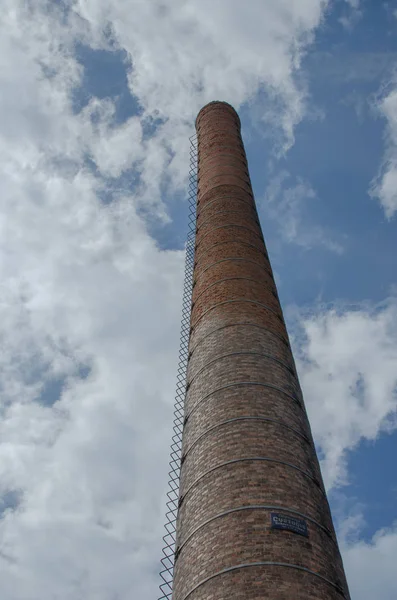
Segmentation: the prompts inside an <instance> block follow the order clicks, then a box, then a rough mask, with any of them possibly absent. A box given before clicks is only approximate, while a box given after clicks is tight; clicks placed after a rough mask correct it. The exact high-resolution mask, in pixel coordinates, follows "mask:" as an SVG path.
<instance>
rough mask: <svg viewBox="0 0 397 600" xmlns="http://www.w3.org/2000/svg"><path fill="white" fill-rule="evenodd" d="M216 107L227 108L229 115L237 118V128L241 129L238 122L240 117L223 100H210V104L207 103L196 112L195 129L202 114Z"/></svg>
mask: <svg viewBox="0 0 397 600" xmlns="http://www.w3.org/2000/svg"><path fill="white" fill-rule="evenodd" d="M217 106H223V107H224V108H228V109H229V111H230V112H231V113H233V115H234V116H235V117H236V118H237V123H238V125H239V127H240V128H241V121H240V117H239V115H238V112H237V111H236V109H235V108H234V107H233V106H232V105H231V104H229V103H228V102H225V101H224V100H212V101H211V102H208V103H207V104H205V105H204V106H203V107H202V108H201V109H200V110H199V112H198V114H197V117H196V121H195V126H196V129H197V126H198V122H199V120H200V118H201V116H202V114H203V112H204V111H205V112H207V110H208V109H210V108H212V107H213V108H216V107H217Z"/></svg>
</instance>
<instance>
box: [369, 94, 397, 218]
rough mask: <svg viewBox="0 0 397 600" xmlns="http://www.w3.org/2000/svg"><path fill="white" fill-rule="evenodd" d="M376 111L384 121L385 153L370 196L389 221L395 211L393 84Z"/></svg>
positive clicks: (396, 107)
mask: <svg viewBox="0 0 397 600" xmlns="http://www.w3.org/2000/svg"><path fill="white" fill-rule="evenodd" d="M377 109H378V111H379V112H380V114H381V115H382V117H384V118H385V119H386V134H385V138H386V152H385V155H384V160H383V164H382V166H381V169H380V173H379V176H378V178H377V179H376V180H375V181H374V182H373V186H372V190H371V194H372V196H374V197H376V198H378V199H379V201H380V203H381V206H382V207H383V210H384V211H385V215H386V217H387V218H388V219H391V218H392V217H393V215H394V214H395V212H396V211H397V88H396V87H395V85H394V84H392V88H391V89H390V88H389V89H388V91H387V92H386V94H384V95H381V96H380V98H379V100H378V102H377Z"/></svg>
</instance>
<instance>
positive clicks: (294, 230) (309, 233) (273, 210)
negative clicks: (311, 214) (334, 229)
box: [262, 170, 343, 254]
mask: <svg viewBox="0 0 397 600" xmlns="http://www.w3.org/2000/svg"><path fill="white" fill-rule="evenodd" d="M316 199H317V195H316V192H315V190H314V189H313V188H312V186H311V185H310V183H309V182H308V181H306V180H304V179H302V178H300V177H296V178H292V177H291V175H290V173H288V171H285V170H282V171H280V172H279V173H277V175H275V176H274V177H273V178H272V179H271V180H270V182H269V185H268V187H267V189H266V193H265V199H264V202H263V204H262V208H263V210H264V212H265V214H266V218H270V219H272V220H273V221H274V222H275V223H276V224H277V228H278V230H279V232H280V234H281V236H282V238H283V240H284V241H286V242H288V243H293V244H297V245H298V246H302V247H303V248H306V249H312V248H313V247H316V246H324V247H325V248H327V249H328V250H331V251H332V252H336V253H337V254H341V253H343V245H342V244H341V243H340V242H339V241H336V240H333V239H332V237H331V236H330V234H329V233H328V232H327V231H325V230H324V228H323V227H321V226H320V225H313V224H311V223H310V221H309V219H308V216H307V213H308V204H310V203H311V202H313V201H316Z"/></svg>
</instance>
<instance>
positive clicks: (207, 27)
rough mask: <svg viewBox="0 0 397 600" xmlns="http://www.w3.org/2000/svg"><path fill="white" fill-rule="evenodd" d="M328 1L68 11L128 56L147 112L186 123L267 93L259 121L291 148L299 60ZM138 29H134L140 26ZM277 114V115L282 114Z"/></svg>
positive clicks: (301, 95)
mask: <svg viewBox="0 0 397 600" xmlns="http://www.w3.org/2000/svg"><path fill="white" fill-rule="evenodd" d="M326 5H327V2H325V1H324V0H301V1H300V2H293V3H291V2H289V1H288V0H282V1H280V0H278V2H276V1H271V2H267V3H265V4H264V3H263V2H261V1H260V0H254V1H253V2H250V3H249V4H248V5H244V6H243V5H242V4H241V2H238V0H233V1H232V2H230V0H220V1H219V2H216V3H214V2H210V1H209V0H201V1H200V2H199V1H198V0H190V1H188V2H182V1H181V0H174V1H173V2H170V3H167V4H164V3H163V2H161V1H160V0H155V1H153V2H150V3H148V2H143V1H139V0H136V1H135V2H132V3H131V2H130V1H126V0H121V1H118V2H116V1H115V0H113V1H111V2H104V1H102V0H85V1H84V2H83V1H82V0H77V1H75V2H74V3H73V11H74V12H75V14H78V15H79V16H80V17H81V18H83V19H84V21H85V22H86V23H87V24H88V25H89V28H90V31H91V32H92V35H93V36H94V37H95V39H96V40H98V43H102V44H106V40H104V39H103V32H104V31H107V30H108V28H109V27H110V26H111V33H112V38H113V39H114V40H115V42H116V43H117V44H118V45H119V46H120V47H121V48H123V49H125V50H126V51H127V52H128V54H129V55H130V56H131V57H132V64H133V68H132V70H131V72H130V73H129V83H130V86H131V89H132V91H133V93H134V95H136V96H137V97H138V98H139V101H140V103H141V105H142V106H143V107H144V109H145V111H147V112H148V113H150V114H154V113H156V114H158V115H160V116H163V117H166V118H167V119H170V120H172V121H177V122H180V121H181V120H187V121H188V122H189V123H192V122H193V119H194V117H195V115H196V113H197V111H198V110H199V108H200V107H201V106H202V105H203V104H205V103H206V102H208V101H210V100H213V99H222V100H227V101H229V102H231V103H232V104H233V105H234V106H236V107H239V106H240V105H241V104H243V103H244V102H246V101H247V100H254V96H255V94H256V92H257V91H258V90H260V89H263V90H264V91H265V92H266V93H267V101H266V109H265V110H264V109H263V108H262V111H261V117H262V118H263V119H265V120H266V121H267V122H268V123H271V124H272V125H274V126H275V127H276V128H281V130H282V131H283V134H284V144H285V145H286V146H288V145H290V144H291V143H292V141H293V130H294V126H295V125H296V124H297V123H298V122H299V121H300V120H301V118H302V116H303V113H304V107H305V90H304V88H303V87H302V84H299V82H298V81H297V78H296V76H297V73H298V69H299V66H300V62H301V58H302V55H303V54H304V52H305V49H306V47H307V45H308V43H310V42H311V40H312V39H313V33H314V30H315V28H316V27H317V26H318V24H319V23H320V21H321V18H322V15H323V11H324V8H325V7H326ZM137 23H139V26H137ZM280 109H281V110H280Z"/></svg>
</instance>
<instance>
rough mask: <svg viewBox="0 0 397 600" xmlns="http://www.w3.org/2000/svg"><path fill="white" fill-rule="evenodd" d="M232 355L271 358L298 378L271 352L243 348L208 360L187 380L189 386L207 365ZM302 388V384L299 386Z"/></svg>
mask: <svg viewBox="0 0 397 600" xmlns="http://www.w3.org/2000/svg"><path fill="white" fill-rule="evenodd" d="M230 356H260V357H261V358H266V359H267V360H270V361H272V362H275V363H277V364H278V365H280V367H283V369H287V371H289V373H290V374H291V375H292V376H293V377H294V378H295V379H297V378H296V374H295V373H294V371H293V369H292V368H291V367H290V366H288V365H287V364H286V363H284V362H283V361H282V360H279V359H278V358H275V357H274V356H272V355H271V354H267V353H266V352H254V351H252V352H251V351H248V350H247V351H245V350H242V351H240V352H229V353H228V354H222V355H221V356H216V357H215V358H213V359H212V360H210V361H209V362H207V363H206V364H205V365H203V366H202V367H201V369H199V370H198V371H197V373H195V374H194V375H193V377H192V378H191V379H190V380H188V382H187V387H190V386H191V385H192V383H193V381H194V380H195V379H196V377H198V375H200V374H201V373H202V372H203V371H204V369H206V368H207V367H209V366H211V365H212V364H213V363H215V362H217V361H218V360H222V359H224V358H228V357H230ZM298 385H299V384H298ZM298 389H299V390H300V386H299V388H298Z"/></svg>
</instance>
